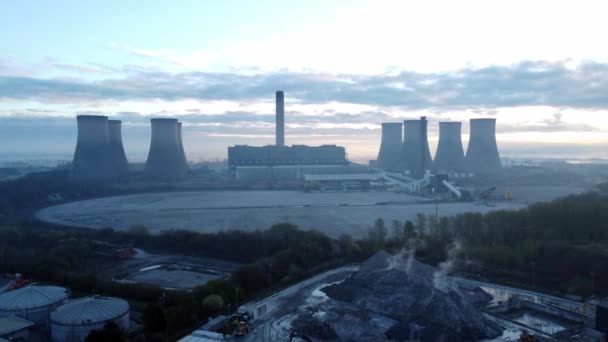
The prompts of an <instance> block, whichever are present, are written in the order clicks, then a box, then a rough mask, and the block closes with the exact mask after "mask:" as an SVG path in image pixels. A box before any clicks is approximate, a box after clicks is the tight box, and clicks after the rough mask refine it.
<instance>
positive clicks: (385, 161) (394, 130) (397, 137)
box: [376, 122, 405, 171]
mask: <svg viewBox="0 0 608 342" xmlns="http://www.w3.org/2000/svg"><path fill="white" fill-rule="evenodd" d="M402 127H403V124H402V123H400V122H396V123H394V122H384V123H382V140H381V143H380V151H379V152H378V159H377V161H376V166H377V167H379V168H381V169H385V170H390V171H402V170H403V168H404V167H405V165H404V164H405V163H404V161H403V152H402V151H403V138H402V136H403V135H402V134H403V133H402Z"/></svg>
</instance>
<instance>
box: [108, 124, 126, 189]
mask: <svg viewBox="0 0 608 342" xmlns="http://www.w3.org/2000/svg"><path fill="white" fill-rule="evenodd" d="M121 124H122V123H121V121H120V120H108V135H109V142H110V147H109V151H110V152H109V153H110V163H111V168H112V171H113V172H114V173H115V174H116V175H117V176H119V177H124V176H126V175H127V174H128V173H129V162H128V161H127V156H126V155H125V149H124V147H123V144H122V133H121Z"/></svg>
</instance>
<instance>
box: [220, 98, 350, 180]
mask: <svg viewBox="0 0 608 342" xmlns="http://www.w3.org/2000/svg"><path fill="white" fill-rule="evenodd" d="M275 96H276V97H275V110H276V113H275V114H276V116H275V118H276V127H275V133H276V136H275V138H276V141H275V145H268V146H249V145H235V146H230V147H228V165H229V168H230V170H231V171H232V172H233V173H234V174H235V176H236V178H237V179H240V180H245V179H247V180H297V179H301V178H302V177H303V173H304V172H306V173H308V172H315V170H323V171H328V170H330V169H332V170H333V169H336V168H337V169H340V168H342V167H344V166H346V165H349V162H348V160H347V159H346V150H345V149H344V147H342V146H336V145H322V146H307V145H292V146H285V100H284V93H283V92H282V91H277V92H276V94H275Z"/></svg>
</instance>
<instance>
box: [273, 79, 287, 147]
mask: <svg viewBox="0 0 608 342" xmlns="http://www.w3.org/2000/svg"><path fill="white" fill-rule="evenodd" d="M275 104H276V117H275V119H276V123H275V125H276V126H275V130H276V132H275V138H276V143H275V145H277V146H285V98H284V95H283V92H282V91H281V90H279V91H277V92H276V95H275Z"/></svg>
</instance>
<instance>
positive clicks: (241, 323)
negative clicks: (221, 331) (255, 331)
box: [229, 312, 251, 336]
mask: <svg viewBox="0 0 608 342" xmlns="http://www.w3.org/2000/svg"><path fill="white" fill-rule="evenodd" d="M229 321H230V325H231V326H232V327H234V330H233V332H232V333H233V334H234V336H245V335H247V334H249V331H251V325H250V324H249V314H247V313H243V312H237V313H236V314H234V315H233V316H232V317H230V319H229Z"/></svg>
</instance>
